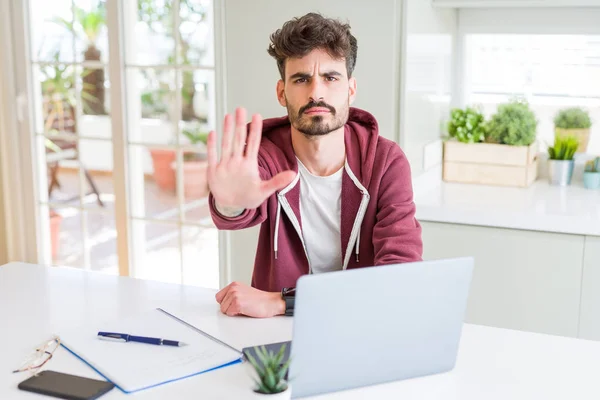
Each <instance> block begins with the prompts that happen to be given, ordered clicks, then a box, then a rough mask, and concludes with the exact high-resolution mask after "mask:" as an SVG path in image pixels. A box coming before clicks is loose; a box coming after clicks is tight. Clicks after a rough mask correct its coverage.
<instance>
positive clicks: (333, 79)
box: [326, 76, 337, 82]
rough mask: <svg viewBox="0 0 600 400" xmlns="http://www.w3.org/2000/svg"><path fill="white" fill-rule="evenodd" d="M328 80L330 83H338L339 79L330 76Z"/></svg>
mask: <svg viewBox="0 0 600 400" xmlns="http://www.w3.org/2000/svg"><path fill="white" fill-rule="evenodd" d="M326 79H327V81H329V82H334V81H337V78H336V77H335V76H328V77H327V78H326Z"/></svg>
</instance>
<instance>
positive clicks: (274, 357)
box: [248, 345, 291, 394]
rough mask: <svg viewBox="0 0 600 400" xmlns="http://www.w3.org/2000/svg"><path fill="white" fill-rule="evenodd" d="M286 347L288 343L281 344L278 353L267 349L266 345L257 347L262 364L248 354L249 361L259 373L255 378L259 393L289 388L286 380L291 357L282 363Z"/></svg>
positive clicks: (275, 391) (276, 391) (278, 391)
mask: <svg viewBox="0 0 600 400" xmlns="http://www.w3.org/2000/svg"><path fill="white" fill-rule="evenodd" d="M285 348H286V345H283V346H281V348H280V349H279V351H278V352H277V353H275V352H273V351H267V349H266V348H265V347H264V346H261V347H259V348H257V349H256V356H257V357H258V359H259V361H260V364H259V363H258V362H257V361H256V359H255V358H254V357H253V356H252V355H251V354H248V361H249V362H250V364H251V365H252V367H253V368H254V371H255V372H256V374H257V375H258V379H256V378H254V381H255V382H256V389H255V391H256V392H257V393H264V394H275V393H281V392H284V391H285V390H287V388H288V383H287V381H286V380H285V374H286V373H287V371H288V368H289V366H290V362H291V359H288V361H286V362H285V363H283V364H282V363H281V361H282V360H283V356H284V354H285Z"/></svg>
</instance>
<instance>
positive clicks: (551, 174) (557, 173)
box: [548, 136, 579, 186]
mask: <svg viewBox="0 0 600 400" xmlns="http://www.w3.org/2000/svg"><path fill="white" fill-rule="evenodd" d="M578 146H579V139H578V138H577V137H575V136H564V137H563V136H557V137H555V138H554V146H552V147H549V148H548V178H549V179H550V184H552V185H558V186H568V185H570V184H571V178H572V177H573V168H574V166H575V159H574V156H575V152H576V151H577V147H578Z"/></svg>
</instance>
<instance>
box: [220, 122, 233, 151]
mask: <svg viewBox="0 0 600 400" xmlns="http://www.w3.org/2000/svg"><path fill="white" fill-rule="evenodd" d="M233 129H234V126H233V117H232V116H231V114H227V115H225V119H224V120H223V139H222V142H221V162H226V161H228V160H229V158H231V152H232V150H233V143H232V142H233V135H234V132H233Z"/></svg>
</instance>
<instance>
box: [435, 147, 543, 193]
mask: <svg viewBox="0 0 600 400" xmlns="http://www.w3.org/2000/svg"><path fill="white" fill-rule="evenodd" d="M537 149H538V147H537V144H536V143H533V144H531V145H529V146H508V145H503V144H493V143H460V142H457V141H447V142H445V143H444V168H443V179H444V181H446V182H459V183H475V184H481V185H496V186H516V187H528V186H530V185H531V184H532V183H533V182H534V181H535V180H536V178H537V169H538V168H537V154H538V150H537Z"/></svg>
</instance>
